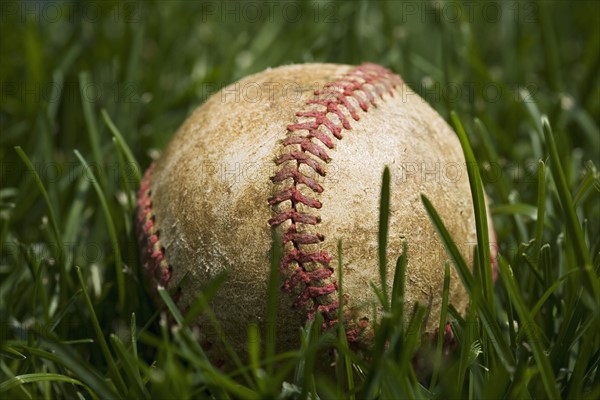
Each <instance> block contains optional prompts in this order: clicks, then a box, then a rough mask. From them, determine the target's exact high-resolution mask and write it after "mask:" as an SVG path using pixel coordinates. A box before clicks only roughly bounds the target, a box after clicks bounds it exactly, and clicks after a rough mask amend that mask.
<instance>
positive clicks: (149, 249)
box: [135, 163, 171, 286]
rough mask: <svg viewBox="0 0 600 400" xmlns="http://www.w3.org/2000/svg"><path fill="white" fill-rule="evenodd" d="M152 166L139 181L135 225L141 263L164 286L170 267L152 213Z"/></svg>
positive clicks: (169, 273)
mask: <svg viewBox="0 0 600 400" xmlns="http://www.w3.org/2000/svg"><path fill="white" fill-rule="evenodd" d="M154 167H155V164H154V163H153V164H151V165H150V167H148V169H147V170H146V172H145V173H144V177H143V178H142V181H141V182H140V189H139V190H138V193H137V217H136V221H135V222H136V224H135V225H136V231H137V235H138V241H139V243H140V244H141V247H142V264H143V266H144V268H145V269H146V271H147V272H148V273H149V274H150V276H152V277H154V279H156V281H157V282H159V284H160V285H162V286H165V285H166V284H167V283H168V282H169V280H170V279H171V267H170V266H169V264H168V263H167V260H166V258H165V249H164V248H163V247H162V245H161V243H160V240H159V231H158V229H157V227H156V224H155V221H154V215H153V214H152V200H151V198H150V196H151V191H150V176H151V175H152V171H153V170H154Z"/></svg>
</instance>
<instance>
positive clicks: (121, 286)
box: [73, 150, 125, 310]
mask: <svg viewBox="0 0 600 400" xmlns="http://www.w3.org/2000/svg"><path fill="white" fill-rule="evenodd" d="M73 152H74V153H75V156H77V158H78V159H79V161H80V162H81V165H83V167H84V169H85V170H86V171H88V173H89V174H90V179H91V181H92V186H94V189H95V190H96V194H97V195H98V199H99V200H100V205H101V207H102V211H103V213H104V218H105V220H106V227H107V228H108V236H109V238H110V242H111V244H112V248H113V252H114V256H115V275H116V277H117V293H118V298H119V309H121V310H123V308H124V307H125V277H124V274H123V260H122V259H121V250H120V248H119V241H118V239H117V230H116V228H115V224H114V222H113V219H112V215H111V213H110V209H109V208H108V202H107V201H106V197H105V196H104V191H103V190H102V188H101V187H100V184H99V183H98V180H97V179H96V177H95V176H94V173H93V172H92V170H91V169H90V167H89V165H88V163H87V162H86V161H85V159H84V158H83V156H82V155H81V154H80V153H79V151H77V150H73Z"/></svg>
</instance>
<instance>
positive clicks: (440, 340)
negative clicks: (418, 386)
mask: <svg viewBox="0 0 600 400" xmlns="http://www.w3.org/2000/svg"><path fill="white" fill-rule="evenodd" d="M449 292H450V263H449V262H448V261H446V263H445V265H444V291H443V295H442V308H441V310H440V321H439V324H438V337H437V343H436V349H435V360H434V363H433V375H432V377H431V382H430V383H429V390H433V388H434V387H435V385H436V383H437V378H438V374H439V372H440V367H441V363H442V347H443V344H444V336H445V335H444V334H445V328H446V316H447V314H448V294H449Z"/></svg>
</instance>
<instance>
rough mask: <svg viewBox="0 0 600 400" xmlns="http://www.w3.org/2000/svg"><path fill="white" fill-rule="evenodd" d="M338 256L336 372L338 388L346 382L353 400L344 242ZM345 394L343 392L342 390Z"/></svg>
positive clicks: (338, 249) (338, 250) (338, 248)
mask: <svg viewBox="0 0 600 400" xmlns="http://www.w3.org/2000/svg"><path fill="white" fill-rule="evenodd" d="M337 254H338V263H337V264H338V265H337V267H338V273H337V276H338V309H337V313H338V315H337V318H338V324H337V328H338V342H339V346H338V351H339V350H342V351H341V354H340V355H339V360H340V363H341V367H339V368H337V365H336V372H337V373H338V376H337V378H338V386H341V385H343V383H344V382H346V383H347V385H348V393H349V397H348V398H349V399H351V400H353V399H354V398H355V397H354V390H355V388H354V372H353V371H352V361H351V359H350V357H349V355H348V350H349V347H348V338H347V337H346V329H345V327H344V271H343V268H344V264H343V261H342V258H343V247H342V240H341V239H340V240H338V244H337ZM342 393H343V390H342Z"/></svg>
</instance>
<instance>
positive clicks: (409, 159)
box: [137, 64, 476, 364]
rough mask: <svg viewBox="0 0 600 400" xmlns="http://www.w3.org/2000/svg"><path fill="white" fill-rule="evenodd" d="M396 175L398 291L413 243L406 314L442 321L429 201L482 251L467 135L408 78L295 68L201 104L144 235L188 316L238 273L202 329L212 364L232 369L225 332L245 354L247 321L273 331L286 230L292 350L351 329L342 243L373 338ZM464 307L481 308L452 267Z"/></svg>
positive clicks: (155, 277)
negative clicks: (277, 247)
mask: <svg viewBox="0 0 600 400" xmlns="http://www.w3.org/2000/svg"><path fill="white" fill-rule="evenodd" d="M385 166H388V167H389V168H390V172H391V178H392V179H391V197H390V202H391V206H390V208H391V213H390V223H389V245H388V273H387V282H386V285H387V286H388V290H389V291H390V292H391V287H392V282H393V275H394V268H395V261H396V259H397V258H398V256H400V254H401V252H402V242H403V241H407V243H408V266H407V271H406V292H405V307H406V311H407V312H410V310H412V309H413V306H414V304H415V303H416V302H419V303H422V304H424V305H426V306H429V307H430V313H429V317H428V320H427V323H426V328H425V330H426V331H427V332H433V331H434V329H435V327H436V326H437V325H438V323H439V312H440V307H441V302H442V291H443V280H444V263H445V261H446V260H447V259H448V258H449V257H448V255H447V254H446V252H445V250H444V247H443V245H442V243H441V242H440V240H439V239H438V235H437V233H436V231H435V229H434V227H433V225H432V223H431V222H430V220H429V218H428V216H427V213H426V211H425V209H424V207H423V205H422V202H421V199H420V195H421V194H425V195H426V196H427V197H428V198H429V199H430V200H431V201H432V203H433V205H434V206H435V207H436V209H437V211H438V213H439V214H440V216H441V218H442V219H443V221H444V222H445V224H446V226H447V228H448V231H449V232H450V234H451V235H452V237H453V238H454V239H455V240H456V242H457V244H458V245H459V248H460V249H461V251H462V253H463V256H464V257H465V259H468V260H470V259H471V258H472V256H471V254H472V251H473V246H474V245H475V243H476V234H475V220H474V212H473V204H472V200H471V192H470V188H469V181H468V176H467V171H466V168H465V160H464V156H463V153H462V151H461V147H460V144H459V141H458V139H457V137H456V135H455V133H454V132H453V131H452V129H451V128H450V127H449V126H448V125H447V124H446V122H445V121H444V120H443V119H442V118H441V117H440V116H439V115H438V114H437V113H436V112H435V111H434V110H433V109H432V108H431V107H430V106H429V105H428V104H427V103H426V102H425V101H424V100H423V99H421V98H420V97H419V96H418V95H417V94H415V93H414V92H413V91H412V90H411V89H410V88H409V87H408V86H407V85H406V84H405V83H404V82H403V81H402V79H401V78H400V77H399V76H398V75H395V74H394V73H392V72H390V71H389V70H387V69H385V68H383V67H381V66H378V65H374V64H364V65H361V66H358V67H356V66H350V65H335V64H302V65H288V66H283V67H279V68H273V69H268V70H266V71H264V72H261V73H258V74H255V75H251V76H248V77H246V78H243V79H241V80H240V81H238V82H236V83H234V84H232V85H230V86H227V87H225V88H224V89H222V90H221V91H220V92H218V93H216V94H214V95H213V96H212V97H210V98H209V99H208V100H207V101H206V103H205V104H203V105H202V106H201V107H199V108H198V109H196V111H195V112H194V113H193V114H192V115H191V116H190V117H189V118H188V120H187V121H186V122H185V123H184V124H183V126H182V127H181V128H180V129H179V131H178V132H177V133H176V135H175V136H174V137H173V139H172V141H171V142H170V144H169V145H168V146H167V148H166V149H165V150H164V153H163V154H162V155H161V157H160V158H159V159H158V161H157V162H156V163H155V164H153V165H152V166H150V168H149V169H148V170H147V172H146V174H145V176H144V178H143V181H142V183H141V187H140V190H139V194H138V215H137V228H138V234H139V237H140V243H141V246H142V248H143V263H144V268H145V270H146V271H147V274H148V275H149V276H150V277H151V279H152V282H153V283H152V285H153V286H157V285H162V286H164V287H165V288H167V289H168V290H169V291H170V293H171V294H172V296H173V297H174V299H175V300H176V303H177V306H178V307H179V308H180V309H181V310H182V311H184V312H185V311H186V310H187V309H188V308H189V306H190V305H191V304H192V303H193V302H194V300H195V299H196V298H197V297H198V295H199V294H200V293H201V292H202V290H203V289H204V288H205V287H206V286H207V284H208V283H209V282H211V280H213V279H214V278H215V277H216V276H218V275H219V274H221V273H223V272H225V273H227V279H226V281H225V283H224V284H223V285H222V286H221V288H220V290H219V291H218V292H217V293H216V295H215V296H214V298H213V299H212V301H211V303H210V305H211V307H212V310H213V311H214V314H215V315H216V317H217V318H218V320H219V322H220V325H221V330H215V329H214V327H213V326H212V324H211V323H210V322H209V321H208V319H206V318H205V317H202V316H201V317H199V319H198V320H197V321H196V324H195V326H196V327H197V328H198V329H197V332H198V335H199V340H200V342H201V344H202V345H203V346H204V348H205V349H206V351H207V352H208V354H209V356H210V357H211V358H212V359H213V360H214V361H215V362H218V363H221V364H223V363H225V364H227V362H228V361H227V357H226V356H225V352H224V350H223V345H222V338H223V337H225V338H226V339H227V340H228V341H229V342H230V343H231V344H232V345H233V347H234V349H235V350H237V351H238V352H239V353H240V354H242V355H243V354H244V353H245V348H246V343H247V327H248V325H249V324H251V323H256V324H258V325H259V327H261V330H262V331H263V332H264V331H265V330H266V329H271V328H272V327H266V326H265V318H266V306H267V280H268V276H269V264H270V254H271V249H272V244H273V243H272V237H273V232H272V231H273V230H277V231H279V233H280V234H281V238H282V242H283V260H282V262H281V266H280V272H281V292H280V296H279V304H278V310H277V312H278V314H277V326H276V329H277V343H278V346H279V348H280V349H282V350H283V349H292V348H297V347H298V345H299V343H300V336H299V328H300V327H302V326H304V324H305V322H306V321H307V320H310V319H313V318H315V315H316V314H317V313H320V314H322V316H323V321H324V323H323V328H325V329H327V328H328V327H331V326H334V325H336V323H338V320H337V316H338V307H340V304H338V290H339V286H338V283H337V276H338V271H337V265H338V264H337V243H338V240H340V239H341V240H342V245H343V266H342V268H343V271H342V272H343V293H344V295H345V297H344V303H345V304H344V305H343V307H344V310H345V313H344V319H345V321H344V323H345V325H346V329H347V331H348V340H349V341H350V343H351V344H353V345H356V346H359V347H360V346H361V345H365V346H368V345H369V338H370V337H372V329H373V321H374V320H375V319H376V318H377V314H378V313H380V308H379V306H378V302H377V300H376V296H375V293H374V291H373V289H372V287H371V282H373V283H375V284H376V285H379V270H378V258H377V232H378V220H379V201H380V191H381V177H382V173H383V170H384V167H385ZM449 301H450V303H451V304H452V305H453V306H454V307H455V308H456V309H457V310H459V311H460V312H464V311H465V309H466V307H467V305H468V302H469V299H468V296H467V293H466V291H465V289H464V288H463V286H462V284H461V282H460V279H459V277H458V276H457V274H456V271H455V270H454V269H453V268H452V269H451V280H450V299H449Z"/></svg>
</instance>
